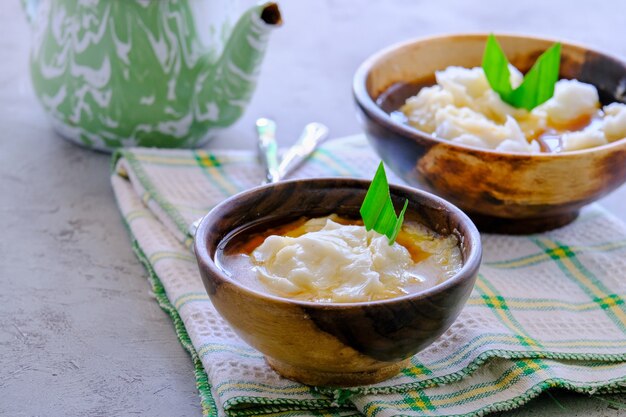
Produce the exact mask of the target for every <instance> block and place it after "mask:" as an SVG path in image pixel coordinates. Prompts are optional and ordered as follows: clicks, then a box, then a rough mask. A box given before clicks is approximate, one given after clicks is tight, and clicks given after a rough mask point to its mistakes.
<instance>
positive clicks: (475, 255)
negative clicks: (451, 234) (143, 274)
mask: <svg viewBox="0 0 626 417" xmlns="http://www.w3.org/2000/svg"><path fill="white" fill-rule="evenodd" d="M303 183H304V184H305V185H307V187H306V189H309V188H310V187H315V186H317V187H318V188H320V189H323V188H346V189H350V188H361V189H364V190H367V188H368V187H369V185H370V181H368V180H363V179H356V178H333V177H325V178H311V179H296V180H288V181H281V182H278V183H275V184H268V185H262V186H259V187H255V188H252V189H250V190H246V191H243V192H240V193H238V194H235V195H234V196H232V197H230V198H228V199H226V200H224V201H222V202H221V203H220V204H218V205H217V206H215V207H214V208H213V209H212V210H211V211H210V212H209V213H208V214H207V215H206V216H204V218H203V219H202V221H201V222H200V225H199V226H198V229H197V231H196V235H195V239H194V251H195V255H196V258H197V260H198V264H199V266H200V267H201V268H205V269H206V270H207V271H208V272H209V273H210V274H213V275H214V276H216V277H217V278H218V279H219V280H220V281H222V282H227V283H229V284H232V285H233V286H235V287H236V288H238V289H239V290H240V291H241V292H243V293H245V294H247V295H248V296H252V297H256V298H259V299H263V300H265V301H267V302H270V303H276V304H281V305H293V306H298V307H302V308H309V309H311V308H312V309H322V310H345V309H352V308H361V307H373V306H385V305H389V304H394V303H402V302H406V301H408V302H413V301H417V300H421V299H425V298H428V297H431V296H433V295H436V294H438V293H441V292H444V291H446V290H448V289H450V288H451V287H454V286H457V285H461V284H462V283H463V282H464V281H467V280H472V279H473V277H474V275H475V274H477V273H478V269H479V267H480V262H481V260H482V245H481V239H480V233H479V232H478V229H477V228H476V226H475V225H474V223H473V222H472V221H471V220H470V218H469V217H468V216H467V215H466V214H465V213H464V212H463V211H461V209H459V208H458V207H456V206H455V205H453V204H452V203H450V202H448V201H446V200H444V199H443V198H440V197H437V196H435V195H433V194H431V193H428V192H425V191H421V190H417V189H415V188H412V187H406V186H401V185H394V184H390V191H391V194H392V195H393V194H394V193H397V192H402V193H404V194H406V195H409V196H410V198H413V201H414V202H417V203H418V204H424V203H428V204H429V207H432V208H440V209H443V210H445V211H446V214H447V215H452V216H455V217H456V218H457V219H458V221H459V223H460V224H462V225H463V226H464V227H465V228H466V230H467V232H468V233H465V234H463V233H462V231H461V230H459V231H458V233H459V234H460V235H461V237H462V244H464V245H467V247H468V249H469V254H468V256H467V259H465V260H464V262H463V266H462V267H461V269H460V270H459V271H458V272H457V273H456V274H454V275H453V276H452V277H450V278H448V279H447V280H445V281H444V282H442V283H440V284H437V285H435V286H434V287H430V288H427V289H425V290H424V291H419V292H416V293H410V294H406V295H403V296H400V297H394V298H388V299H384V300H375V301H360V302H354V303H321V302H314V301H301V300H294V299H290V298H285V297H280V296H277V295H273V294H270V293H269V292H268V293H266V292H260V291H256V290H254V289H252V288H249V287H246V286H245V285H243V284H242V283H240V282H238V281H237V280H236V279H233V278H231V277H229V276H228V275H226V274H225V273H224V272H223V271H222V270H221V269H220V268H219V267H218V266H217V265H216V263H215V261H214V259H213V257H212V256H211V254H210V253H209V250H208V248H207V246H208V245H207V235H208V230H209V227H210V224H211V223H212V222H214V221H219V220H220V219H221V218H222V217H224V216H227V215H228V214H229V212H230V211H232V209H231V206H232V205H233V204H236V203H237V201H238V200H240V199H254V198H255V197H256V196H258V195H263V193H264V191H266V190H268V189H271V188H278V187H289V186H292V185H294V184H303ZM303 189H305V188H304V187H302V188H299V190H303ZM222 239H223V237H222ZM218 244H219V242H216V244H215V246H217V245H218Z"/></svg>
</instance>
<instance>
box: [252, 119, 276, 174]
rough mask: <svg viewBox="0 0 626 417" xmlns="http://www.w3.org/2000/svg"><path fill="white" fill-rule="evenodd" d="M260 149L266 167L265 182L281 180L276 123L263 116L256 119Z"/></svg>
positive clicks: (262, 162)
mask: <svg viewBox="0 0 626 417" xmlns="http://www.w3.org/2000/svg"><path fill="white" fill-rule="evenodd" d="M256 132H257V136H258V139H259V140H258V150H259V158H260V159H261V164H262V165H263V168H265V182H267V183H273V182H278V181H279V180H280V178H279V176H280V174H279V172H278V144H277V143H276V123H275V122H274V121H273V120H270V119H267V118H265V117H262V118H260V119H257V121H256Z"/></svg>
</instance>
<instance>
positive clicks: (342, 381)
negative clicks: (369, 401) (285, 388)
mask: <svg viewBox="0 0 626 417" xmlns="http://www.w3.org/2000/svg"><path fill="white" fill-rule="evenodd" d="M265 360H266V361H267V363H268V364H269V365H270V366H271V367H272V369H274V370H275V371H276V372H278V373H279V374H280V375H282V376H284V377H285V378H288V379H291V380H294V381H297V382H301V383H303V384H306V385H319V386H335V387H355V386H358V385H369V384H375V383H377V382H382V381H384V380H386V379H389V378H391V377H392V376H395V375H396V374H397V373H398V372H400V371H401V370H402V369H404V368H406V367H407V366H409V363H410V359H405V360H403V361H400V362H396V363H393V364H391V365H388V366H385V367H383V368H379V369H376V370H374V371H359V372H323V371H314V370H311V369H303V368H296V367H294V366H291V365H289V364H286V363H284V362H281V361H278V360H276V359H274V358H270V357H269V356H266V357H265Z"/></svg>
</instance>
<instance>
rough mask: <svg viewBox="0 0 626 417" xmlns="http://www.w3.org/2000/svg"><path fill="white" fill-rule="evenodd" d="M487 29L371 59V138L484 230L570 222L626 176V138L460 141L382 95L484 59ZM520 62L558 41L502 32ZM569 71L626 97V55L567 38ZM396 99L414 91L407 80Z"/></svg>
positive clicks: (365, 71) (358, 91) (611, 96)
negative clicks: (545, 143) (586, 143)
mask: <svg viewBox="0 0 626 417" xmlns="http://www.w3.org/2000/svg"><path fill="white" fill-rule="evenodd" d="M486 36H487V35H485V34H473V35H450V36H440V37H432V38H426V39H419V40H414V41H409V42H406V43H402V44H399V45H395V46H392V47H390V48H388V49H385V50H383V51H382V52H379V53H377V54H375V55H373V56H372V57H370V58H369V59H367V60H366V61H365V62H364V63H363V64H362V65H361V67H360V68H359V69H358V71H357V72H356V75H355V77H354V85H353V89H354V97H355V100H356V102H357V105H358V109H359V115H360V119H361V120H362V123H363V126H364V128H365V132H366V134H367V137H368V139H369V141H370V143H371V144H372V145H373V147H374V148H375V149H376V151H377V152H378V154H379V155H380V156H381V158H382V159H383V160H384V161H385V163H387V165H389V167H391V169H392V170H393V171H394V172H395V173H396V174H398V175H399V176H400V177H401V178H403V179H404V180H405V181H407V183H409V184H411V185H414V186H416V187H419V188H422V189H425V190H428V191H431V192H433V193H435V194H437V195H439V196H441V197H443V198H445V199H447V200H449V201H451V202H452V203H454V204H456V205H458V206H459V207H460V208H461V209H463V210H465V211H466V212H467V213H468V214H469V216H470V217H471V218H472V220H474V221H475V222H476V224H477V225H478V227H479V229H481V230H482V231H491V232H502V233H533V232H539V231H544V230H549V229H552V228H555V227H560V226H563V225H565V224H567V223H569V222H571V221H572V220H574V219H575V218H576V217H577V215H578V212H579V210H580V208H581V207H583V206H584V205H586V204H589V203H591V202H592V201H595V200H597V199H599V198H600V197H602V196H604V195H606V194H607V193H609V192H611V191H613V190H614V189H616V188H617V187H619V186H620V185H621V184H622V183H624V181H625V180H626V140H623V139H622V140H618V141H616V142H613V143H610V144H608V145H603V146H599V147H596V148H591V149H586V150H581V151H574V152H565V153H561V154H538V155H537V154H536V155H530V154H516V153H504V152H495V151H490V150H484V149H478V148H472V147H469V146H464V145H457V144H452V143H451V142H449V141H446V140H443V139H437V138H435V137H433V136H432V135H430V134H427V133H424V132H421V131H419V130H417V129H415V128H413V127H411V126H408V125H404V124H402V123H400V122H396V121H394V120H392V118H391V117H390V116H389V114H388V111H390V110H393V109H390V108H386V109H383V108H381V107H380V106H379V105H377V99H378V98H379V97H380V95H381V94H382V93H383V92H385V91H387V90H388V89H389V87H391V86H394V85H395V86H396V87H399V86H401V85H403V84H404V85H406V84H411V83H420V82H425V81H428V80H433V77H434V73H435V71H437V70H442V69H445V68H446V67H448V66H450V65H457V66H462V67H468V68H470V67H476V66H480V65H481V60H482V55H483V50H484V47H485V41H486ZM497 38H498V40H499V41H500V43H501V45H502V47H503V49H504V51H505V53H506V55H507V57H508V58H509V60H510V61H511V63H512V64H513V65H515V66H516V67H517V68H519V69H520V70H522V71H526V70H528V69H529V67H530V66H531V65H532V64H533V63H534V61H535V60H536V58H537V57H538V56H539V55H540V54H541V53H542V52H543V51H545V50H546V49H547V48H548V47H549V46H550V45H551V44H552V43H553V42H554V41H553V40H546V39H539V38H533V37H525V36H512V35H497ZM561 77H562V78H576V79H578V80H580V81H584V82H587V83H590V84H593V85H595V86H596V87H597V88H598V90H599V92H600V98H601V100H602V101H603V102H604V104H606V103H608V102H612V101H624V99H625V96H624V92H625V90H626V64H625V63H624V62H622V61H620V60H618V59H616V58H612V57H610V56H608V55H605V54H603V53H600V52H597V51H593V50H590V49H587V48H584V47H581V46H577V45H572V44H568V43H564V44H563V47H562V61H561ZM396 91H397V93H394V94H395V96H394V97H393V100H388V103H389V104H390V105H391V106H394V105H395V106H396V108H397V107H399V106H401V105H402V104H403V103H404V101H405V100H406V98H407V97H408V96H410V95H412V94H414V92H410V89H407V88H397V89H396Z"/></svg>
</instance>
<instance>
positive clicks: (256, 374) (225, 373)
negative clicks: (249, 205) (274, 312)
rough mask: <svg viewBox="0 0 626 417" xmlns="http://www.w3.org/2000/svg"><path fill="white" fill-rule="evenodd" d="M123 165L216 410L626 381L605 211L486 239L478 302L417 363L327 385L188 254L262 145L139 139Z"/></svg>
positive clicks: (202, 387)
mask: <svg viewBox="0 0 626 417" xmlns="http://www.w3.org/2000/svg"><path fill="white" fill-rule="evenodd" d="M378 161H379V159H378V157H377V156H376V155H375V154H374V153H373V152H372V151H371V149H370V148H369V147H368V146H367V144H366V142H365V141H364V139H363V138H362V137H353V138H349V139H344V140H338V141H332V142H329V143H328V144H327V145H325V147H323V148H322V149H320V150H319V151H317V153H316V154H315V155H314V156H313V157H312V158H311V159H310V160H309V161H308V162H307V163H306V164H305V165H304V166H303V167H302V168H301V169H300V170H299V171H298V172H297V174H296V176H297V177H318V176H355V177H366V178H371V177H372V176H373V174H374V171H375V168H376V166H377V164H378ZM113 166H114V171H113V175H112V183H113V188H114V191H115V195H116V197H117V201H118V204H119V208H120V210H121V212H122V215H123V218H124V221H125V223H126V224H127V226H128V229H129V231H130V235H131V239H132V242H133V247H134V249H135V251H136V253H137V256H138V257H139V259H140V260H141V262H143V264H144V265H145V267H146V268H147V270H148V272H149V276H150V280H151V283H152V286H153V289H154V292H155V294H156V298H157V300H158V302H159V303H160V305H161V306H162V307H163V309H164V310H165V311H167V312H168V313H169V315H170V316H171V317H172V320H173V321H174V325H175V328H176V331H177V333H178V336H179V337H180V340H181V342H182V343H183V345H184V346H185V348H186V349H187V350H188V351H189V352H190V353H191V356H192V358H193V361H194V364H195V369H196V378H197V383H198V390H199V392H200V396H201V401H202V405H203V409H204V413H205V414H206V415H209V416H214V415H219V416H221V415H225V414H226V415H229V416H248V415H289V416H292V415H293V416H295V415H298V416H309V415H317V416H319V415H332V416H335V415H340V416H347V415H358V414H364V415H367V416H380V417H383V416H394V415H407V416H444V415H454V416H474V415H482V414H484V413H487V412H490V411H498V410H509V409H512V408H515V407H518V406H521V405H522V404H524V403H525V402H527V401H528V400H529V399H531V398H533V397H535V396H537V395H538V394H539V393H541V392H542V391H544V390H547V389H549V388H556V387H560V388H565V389H569V390H574V391H577V392H581V393H588V394H596V393H618V392H625V391H626V306H625V304H624V299H625V298H626V279H625V278H624V276H625V275H624V274H625V272H624V271H626V227H625V226H624V225H623V224H622V223H621V222H619V221H618V220H616V219H615V218H613V217H611V216H610V215H608V214H607V213H605V212H603V211H602V210H600V209H599V208H597V207H591V208H589V209H587V210H586V211H585V212H584V214H583V215H582V216H581V218H579V219H578V220H577V221H576V222H574V223H573V224H571V225H569V226H567V227H564V228H562V229H559V230H555V231H552V232H549V233H544V234H540V235H532V236H525V237H513V236H496V235H485V236H484V237H483V242H484V261H483V265H482V267H481V271H480V276H479V279H478V281H477V284H476V287H475V290H474V292H473V293H472V296H471V298H470V300H469V301H468V303H467V306H466V308H465V309H464V310H463V312H462V314H461V316H460V317H459V319H458V320H457V321H456V322H455V323H454V325H453V326H452V327H451V328H450V329H449V330H448V331H447V332H446V333H445V334H444V335H443V336H442V337H440V338H439V339H438V340H437V341H436V342H435V343H433V344H432V345H431V346H430V347H428V348H427V349H426V350H424V351H423V352H420V353H419V354H418V355H416V356H415V357H414V358H413V359H412V362H411V366H410V367H408V368H407V369H405V370H404V371H403V372H402V373H400V374H399V375H398V376H396V377H394V378H392V379H391V380H388V381H386V382H383V383H380V384H377V385H372V386H367V387H360V388H352V389H328V388H315V387H309V386H305V385H302V384H298V383H295V382H292V381H290V380H287V379H284V378H281V377H280V376H278V375H277V374H276V373H274V372H273V371H272V370H271V369H270V368H269V367H268V366H267V364H266V363H265V361H264V359H263V356H262V355H261V354H260V353H259V352H257V351H256V350H254V349H252V348H251V347H249V346H247V345H246V344H245V343H243V342H242V341H241V340H240V339H239V338H238V337H237V336H236V335H235V334H234V333H233V331H232V330H231V329H230V328H229V327H228V325H227V324H226V323H225V322H224V321H223V320H222V318H221V317H220V316H219V314H218V313H217V312H216V311H215V310H214V308H213V306H212V305H211V302H210V301H209V298H208V297H207V295H206V292H205V290H204V287H203V285H202V283H201V280H200V277H199V274H198V270H197V266H196V262H195V259H194V256H193V255H192V253H191V251H190V246H191V243H192V238H191V237H190V236H189V235H188V232H187V230H188V226H189V225H190V223H192V222H193V221H194V220H195V219H196V218H198V217H199V216H201V215H203V214H205V213H206V212H207V211H208V210H209V209H210V208H211V207H213V206H214V205H215V204H216V203H218V202H219V201H221V200H223V199H224V198H226V197H228V196H230V195H232V194H234V193H236V192H238V191H241V190H244V189H246V188H249V187H252V186H255V185H257V184H258V183H259V182H260V180H261V178H263V173H262V171H261V169H260V167H259V166H258V164H257V163H256V162H255V160H254V155H253V154H252V153H250V152H235V151H220V152H217V151H216V152H213V153H209V152H207V151H187V150H185V151H172V150H154V149H141V148H136V149H128V150H123V151H120V152H118V153H117V154H116V156H115V158H114V165H113ZM390 177H391V178H390V180H391V181H392V182H394V181H396V182H397V181H398V180H397V178H395V179H394V177H393V176H390Z"/></svg>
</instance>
